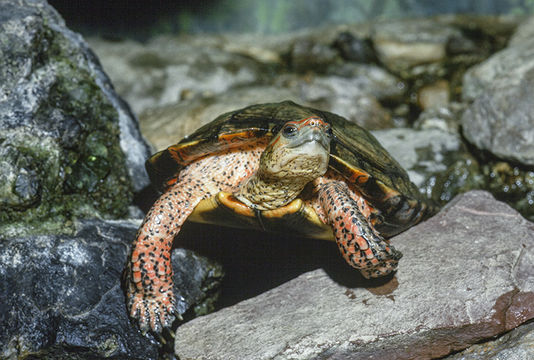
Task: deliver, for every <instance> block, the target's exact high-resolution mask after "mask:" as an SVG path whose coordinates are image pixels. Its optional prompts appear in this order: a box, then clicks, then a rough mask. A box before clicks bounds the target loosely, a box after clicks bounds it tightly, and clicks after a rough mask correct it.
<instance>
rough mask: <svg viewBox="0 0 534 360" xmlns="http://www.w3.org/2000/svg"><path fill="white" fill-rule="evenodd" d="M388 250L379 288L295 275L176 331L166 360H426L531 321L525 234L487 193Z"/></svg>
mask: <svg viewBox="0 0 534 360" xmlns="http://www.w3.org/2000/svg"><path fill="white" fill-rule="evenodd" d="M393 243H394V244H395V246H396V247H397V248H398V249H399V250H401V251H402V252H403V253H404V257H403V259H402V260H401V262H400V268H399V271H398V272H397V274H396V275H395V277H394V278H392V279H389V281H387V282H385V281H384V280H382V281H380V280H377V281H376V282H374V281H365V280H363V279H362V278H361V277H359V276H358V274H357V273H353V274H354V275H353V277H354V278H356V279H358V280H356V279H355V280H354V281H353V282H352V283H351V284H343V283H339V282H337V281H336V274H328V273H326V272H325V271H324V270H322V269H318V270H314V271H310V272H307V273H304V274H302V275H300V276H298V277H297V278H295V279H293V280H290V281H288V282H287V283H285V284H283V285H281V286H278V287H276V288H273V289H271V290H269V291H267V292H265V293H263V294H261V295H259V296H256V297H254V298H252V299H249V300H245V301H242V302H240V303H238V304H236V305H234V306H231V307H228V308H225V309H222V310H220V311H218V312H215V313H212V314H210V315H207V316H204V317H201V318H197V319H194V320H192V321H190V322H188V323H186V324H184V325H183V326H181V327H179V328H178V330H177V332H176V343H175V352H176V354H177V355H178V356H180V357H181V358H196V359H199V358H204V359H232V358H234V359H287V358H291V359H309V358H316V359H326V358H335V359H368V358H370V357H373V358H377V359H388V358H407V359H408V358H418V359H428V358H436V357H442V356H445V355H447V354H449V353H451V352H453V351H457V350H462V349H465V348H466V347H468V346H469V345H471V344H473V343H476V342H479V341H481V340H483V339H488V338H491V337H493V336H495V335H498V334H501V333H503V332H505V331H508V330H510V329H513V328H515V327H517V326H518V325H520V324H521V323H523V322H526V321H528V320H529V319H531V318H532V317H534V307H533V304H534V302H533V301H534V286H533V284H534V278H533V274H534V252H533V249H534V225H533V224H532V223H529V222H528V221H526V220H525V219H524V218H522V217H521V216H520V215H519V214H517V213H516V212H515V211H514V210H512V209H511V208H510V207H509V206H507V205H505V204H503V203H500V202H498V201H495V200H494V199H493V198H492V197H491V195H489V194H488V193H485V192H481V191H476V192H470V193H467V194H464V195H462V196H459V197H458V198H457V199H456V200H454V201H453V202H451V203H450V204H449V206H447V208H446V209H444V210H442V211H441V212H440V213H439V214H438V215H436V216H435V217H433V218H431V219H429V220H427V221H426V222H424V223H422V224H420V225H418V226H416V227H414V228H412V229H410V230H408V231H406V232H404V233H403V234H400V235H398V236H396V237H395V238H394V239H393ZM332 246H335V245H333V244H332ZM270 260H272V259H265V261H270ZM339 261H342V260H341V258H340V259H339ZM345 269H346V271H347V272H350V271H354V270H352V269H350V268H349V267H346V268H345ZM444 294H446V296H445V295H444ZM198 334H202V336H198Z"/></svg>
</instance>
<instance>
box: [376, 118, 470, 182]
mask: <svg viewBox="0 0 534 360" xmlns="http://www.w3.org/2000/svg"><path fill="white" fill-rule="evenodd" d="M372 134H373V135H374V136H375V137H376V138H377V139H378V141H379V142H380V143H381V144H382V146H384V148H386V150H387V151H388V152H389V153H390V154H391V155H392V156H393V157H394V158H395V160H397V161H398V162H399V164H400V165H401V166H402V167H403V168H404V169H406V170H407V171H408V175H410V179H411V180H412V182H413V183H414V184H416V185H417V186H418V187H419V188H423V186H424V183H425V181H426V180H427V179H428V178H429V177H430V176H431V175H433V174H435V173H439V172H443V171H445V170H446V169H447V167H448V166H449V165H450V164H451V163H452V162H453V160H452V158H455V157H456V156H457V155H458V154H459V153H460V152H462V151H463V147H462V142H461V140H460V138H459V136H458V135H455V134H451V133H448V132H443V131H441V130H437V129H428V130H413V129H410V128H397V129H386V130H376V131H373V132H372Z"/></svg>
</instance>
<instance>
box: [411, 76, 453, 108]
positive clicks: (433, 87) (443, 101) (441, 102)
mask: <svg viewBox="0 0 534 360" xmlns="http://www.w3.org/2000/svg"><path fill="white" fill-rule="evenodd" d="M449 98H450V89H449V82H448V81H446V80H438V81H436V82H435V83H432V84H428V85H425V86H423V87H421V88H420V89H418V94H417V102H418V104H419V107H420V108H421V109H423V110H426V109H431V108H435V107H440V106H441V107H443V106H447V105H448V104H449Z"/></svg>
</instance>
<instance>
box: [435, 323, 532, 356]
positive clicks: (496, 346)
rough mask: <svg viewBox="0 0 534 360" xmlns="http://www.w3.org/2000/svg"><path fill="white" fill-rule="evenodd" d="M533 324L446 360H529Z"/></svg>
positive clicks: (472, 347)
mask: <svg viewBox="0 0 534 360" xmlns="http://www.w3.org/2000/svg"><path fill="white" fill-rule="evenodd" d="M532 344H534V323H532V322H531V323H528V324H525V325H522V326H520V327H518V328H516V329H514V330H512V331H510V332H509V333H507V334H505V335H503V336H501V337H500V338H498V339H497V340H494V341H488V342H484V343H482V344H476V345H473V346H471V347H470V348H468V349H466V350H464V351H462V352H460V353H458V354H455V355H452V356H449V357H446V358H445V359H447V360H529V359H532V358H534V347H533V346H532Z"/></svg>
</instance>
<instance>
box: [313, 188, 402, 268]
mask: <svg viewBox="0 0 534 360" xmlns="http://www.w3.org/2000/svg"><path fill="white" fill-rule="evenodd" d="M321 180H322V181H321V182H322V183H320V184H318V185H317V187H318V200H319V203H320V205H321V207H322V209H323V211H324V212H325V215H326V222H327V223H328V224H330V225H331V226H332V229H333V231H334V236H335V238H336V242H337V245H338V247H339V250H340V251H341V254H342V255H343V258H344V259H345V260H346V261H347V263H348V264H349V265H350V266H352V267H354V268H356V269H358V270H360V272H361V273H362V275H363V276H364V277H366V278H368V279H369V278H374V277H380V276H384V275H387V274H389V273H391V272H393V271H395V270H396V269H397V265H398V262H399V260H400V258H401V257H402V254H401V253H400V252H399V251H397V250H395V249H394V248H393V247H392V246H390V245H389V244H388V243H387V242H386V241H385V240H384V238H382V237H381V236H380V234H378V232H377V231H376V230H375V229H374V228H373V226H372V225H371V219H370V216H371V209H372V208H371V207H370V206H369V205H368V204H367V201H365V199H364V198H363V197H360V196H354V192H353V191H351V190H350V189H349V187H348V186H347V184H346V183H345V182H342V181H337V180H326V181H325V179H321ZM351 193H352V194H353V195H352V196H351ZM323 221H324V220H323Z"/></svg>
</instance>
